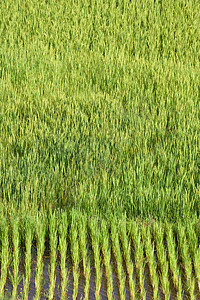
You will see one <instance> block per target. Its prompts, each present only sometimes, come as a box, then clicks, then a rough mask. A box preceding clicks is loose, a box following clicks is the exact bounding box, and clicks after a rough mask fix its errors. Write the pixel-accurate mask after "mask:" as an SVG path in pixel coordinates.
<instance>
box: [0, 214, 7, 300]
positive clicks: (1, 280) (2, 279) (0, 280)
mask: <svg viewBox="0 0 200 300" xmlns="http://www.w3.org/2000/svg"><path fill="white" fill-rule="evenodd" d="M0 232H1V276H0V298H1V299H3V297H4V288H5V284H6V279H7V272H8V267H9V239H8V224H7V221H6V217H3V218H2V219H1V228H0Z"/></svg>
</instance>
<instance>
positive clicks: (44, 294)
mask: <svg viewBox="0 0 200 300" xmlns="http://www.w3.org/2000/svg"><path fill="white" fill-rule="evenodd" d="M31 256H32V264H31V279H30V287H29V296H28V300H31V299H34V297H35V293H36V288H35V276H36V268H37V248H36V247H35V246H32V251H31ZM88 257H89V256H88ZM131 259H132V262H133V267H135V265H134V258H133V257H132V258H131ZM91 262H92V259H91ZM43 263H44V269H43V280H42V289H41V295H40V299H41V300H45V299H48V292H49V286H50V278H49V271H50V255H49V250H48V249H46V250H45V253H44V256H43ZM59 264H60V258H59V256H58V258H57V262H56V283H55V290H54V298H53V299H55V300H56V299H61V274H60V267H59ZM111 268H112V280H113V299H120V296H119V288H118V286H119V285H118V274H117V268H116V261H115V258H114V255H113V253H112V255H111ZM123 268H124V270H125V273H126V266H125V262H124V261H123ZM66 269H67V273H68V281H67V295H66V299H73V272H72V261H71V258H70V256H69V253H68V255H67V260H66ZM12 271H13V270H12V267H10V268H9V272H11V273H12ZM9 272H8V277H7V281H6V287H5V295H6V299H12V289H13V286H12V282H11V280H10V276H9ZM90 272H91V273H90V288H89V299H91V300H93V299H95V268H94V266H93V264H92V263H91V269H90ZM182 272H183V273H184V271H183V270H182ZM169 274H170V272H169ZM23 275H24V276H25V255H24V253H23V252H22V251H21V255H20V263H19V276H20V277H21V280H20V282H19V284H18V299H22V298H23V290H24V286H23ZM126 275H127V274H126ZM126 277H128V275H127V276H126ZM133 279H134V281H135V283H136V290H137V291H139V281H138V278H137V276H136V272H135V271H134V274H133ZM182 281H183V282H182V283H183V289H184V293H183V297H182V299H184V300H185V299H189V295H187V294H186V289H187V287H186V286H185V284H184V276H182ZM84 286H85V278H84V274H83V266H82V263H81V262H80V267H79V286H78V296H77V299H84ZM144 287H145V291H146V299H149V300H151V299H153V288H152V286H151V280H150V274H149V269H148V265H146V266H145V268H144ZM170 293H171V296H170V299H174V300H175V299H177V291H176V289H175V287H174V285H173V282H172V280H171V278H170ZM195 294H196V297H197V299H200V294H199V292H198V290H197V287H196V293H195ZM125 295H126V297H125V299H127V300H128V299H130V292H129V284H128V278H126V283H125ZM136 295H137V299H140V295H139V292H137V294H136ZM186 295H187V296H186ZM100 298H101V299H102V300H106V299H108V297H107V280H106V273H105V267H104V265H103V264H102V278H101V289H100ZM158 299H165V296H164V294H163V292H162V288H161V285H160V286H159V293H158Z"/></svg>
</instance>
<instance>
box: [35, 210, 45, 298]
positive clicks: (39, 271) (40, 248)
mask: <svg viewBox="0 0 200 300" xmlns="http://www.w3.org/2000/svg"><path fill="white" fill-rule="evenodd" d="M35 225H36V226H35V227H36V237H37V268H36V275H35V287H36V293H35V300H39V299H40V293H41V287H42V275H43V268H44V262H43V255H44V250H45V236H46V230H47V217H46V214H45V213H42V212H41V213H40V214H39V215H38V216H37V220H36V224H35Z"/></svg>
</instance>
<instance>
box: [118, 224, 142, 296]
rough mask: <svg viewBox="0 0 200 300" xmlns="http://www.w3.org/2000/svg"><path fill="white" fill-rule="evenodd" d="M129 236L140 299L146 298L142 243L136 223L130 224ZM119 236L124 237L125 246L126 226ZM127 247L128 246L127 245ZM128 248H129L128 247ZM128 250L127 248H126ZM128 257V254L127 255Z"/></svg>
mask: <svg viewBox="0 0 200 300" xmlns="http://www.w3.org/2000/svg"><path fill="white" fill-rule="evenodd" d="M129 231H130V236H131V239H132V241H133V245H134V250H135V251H134V259H135V267H136V274H137V277H138V278H139V285H140V294H141V298H143V299H145V298H146V291H145V289H144V269H145V259H144V245H143V241H142V240H141V233H140V229H139V226H138V224H137V222H134V221H133V222H131V223H130V229H129ZM121 236H123V237H124V241H123V240H122V243H124V244H125V245H126V244H127V242H126V225H125V224H124V225H123V234H122V232H121ZM125 245H124V247H125ZM127 246H128V245H127ZM129 247H130V246H129ZM127 249H128V248H127ZM127 255H128V253H127Z"/></svg>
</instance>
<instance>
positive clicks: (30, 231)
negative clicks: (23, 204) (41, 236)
mask: <svg viewBox="0 0 200 300" xmlns="http://www.w3.org/2000/svg"><path fill="white" fill-rule="evenodd" d="M24 227H25V251H26V252H25V277H24V280H23V286H24V293H23V299H24V300H25V299H28V294H29V287H30V278H31V247H32V242H33V237H34V231H35V229H34V223H33V221H32V219H31V218H30V216H29V217H28V218H26V219H25V224H24Z"/></svg>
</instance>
